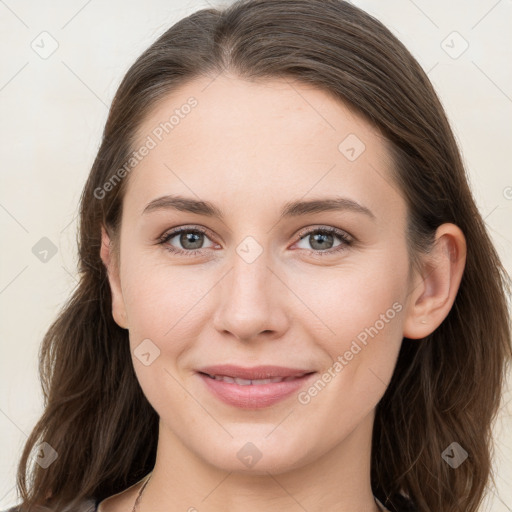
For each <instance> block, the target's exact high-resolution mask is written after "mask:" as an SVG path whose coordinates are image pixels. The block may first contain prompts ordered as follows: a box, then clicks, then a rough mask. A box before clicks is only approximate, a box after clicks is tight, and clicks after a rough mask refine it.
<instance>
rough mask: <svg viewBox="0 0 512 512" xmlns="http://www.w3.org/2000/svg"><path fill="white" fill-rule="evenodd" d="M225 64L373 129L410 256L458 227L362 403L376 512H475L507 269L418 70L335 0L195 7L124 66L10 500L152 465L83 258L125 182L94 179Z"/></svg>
mask: <svg viewBox="0 0 512 512" xmlns="http://www.w3.org/2000/svg"><path fill="white" fill-rule="evenodd" d="M224 70H229V71H230V72H231V73H234V74H235V75H238V76H240V77H242V78H245V79H249V80H256V79H263V80H264V79H265V78H276V77H286V78H293V79H296V80H299V81H301V82H303V83H307V84H310V85H314V86H316V87H318V88H319V89H322V90H323V91H325V92H327V93H330V94H332V95H334V97H336V98H338V99H339V100H340V101H343V102H345V104H348V105H350V106H352V107H353V108H354V109H356V111H357V112H358V113H359V114H360V115H362V116H363V117H364V118H365V119H367V120H368V121H369V122H370V123H372V125H373V126H375V127H376V128H377V129H378V130H380V131H381V133H382V134H383V135H384V137H385V138H386V139H387V140H388V141H389V146H390V149H391V153H392V156H393V162H394V171H395V176H394V179H395V180H396V183H397V184H398V186H399V188H400V190H401V192H402V194H403V196H404V197H405V198H406V201H407V206H408V227H409V229H408V239H409V246H410V252H411V255H412V256H413V257H414V255H416V256H417V255H418V254H421V253H422V252H424V251H428V250H429V247H430V244H431V243H432V236H433V233H435V230H436V228H437V227H438V226H440V225H441V224H443V223H445V222H451V223H454V224H456V225H458V226H459V227H460V228H461V229H462V231H463V233H464V234H465V236H466V242H467V249H468V253H467V261H466V268H465V272H464V275H463V278H462V282H461V284H460V288H459V291H458V294H457V297H456V299H455V304H454V306H453V308H452V310H451V311H450V313H449V314H448V316H447V318H446V319H445V321H444V322H443V323H442V324H441V325H440V327H439V328H438V329H436V330H435V331H434V332H433V333H432V334H431V335H430V336H428V337H427V338H425V339H423V340H408V339H404V340H403V343H402V347H401V351H400V354H399V357H398V361H397V365H396V369H395V372H394V374H393V377H392V380H391V383H390V385H389V387H388V389H387V391H386V393H385V395H384V397H383V398H382V400H381V401H380V403H379V404H378V407H377V411H376V418H375V425H374V433H373V444H372V454H371V479H372V487H373V491H374V493H375V495H376V496H377V497H379V498H380V499H381V501H383V502H384V504H385V505H386V506H387V507H388V508H389V509H390V510H392V511H397V510H405V509H408V507H411V510H413V509H416V510H418V511H420V512H431V511H442V512H456V511H458V512H475V511H476V510H477V508H478V505H479V503H480V502H481V500H482V497H483V494H484V491H485V487H486V485H487V483H488V482H489V480H490V477H491V467H492V465H491V462H492V443H491V441H492V437H491V427H492V423H493V419H494V418H495V415H496V413H497V411H498V408H499V404H500V397H501V391H502V387H503V383H504V377H505V371H506V369H507V363H508V362H509V361H510V357H511V352H512V351H511V344H510V324H509V317H508V311H507V293H509V292H510V287H509V281H508V280H507V279H508V278H507V276H506V273H505V271H504V269H503V267H502V265H501V263H500V260H499V257H498V255H497V253H496V250H495V248H494V247H493V245H492V243H491V240H490V238H489V236H488V234H487V232H486V229H485V226H484V222H483V220H482V217H481V216H480V214H479V212H478V210H477V207H476V205H475V202H474V199H473V197H472V194H471V192H470V189H469V187H468V183H467V178H466V174H465V170H464V167H463V163H462V161H461V157H460V154H459V150H458V148H457V144H456V142H455V140H454V136H453V134H452V131H451V129H450V126H449V124H448V121H447V118H446V115H445V113H444V110H443V108H442V106H441V104H440V102H439V100H438V98H437V96H436V94H435V92H434V89H433V87H432V85H431V83H430V81H429V80H428V78H427V76H426V74H425V73H424V71H423V70H422V69H421V67H420V66H419V64H418V63H417V62H416V60H415V59H414V58H413V57H412V55H411V54H410V53H409V51H408V50H407V49H406V48H405V47H404V46H403V45H402V44H401V43H400V42H399V41H398V40H397V38H396V37H394V36H393V35H392V34H391V32H390V31H389V30H388V29H387V28H385V27H384V26H383V25H382V24H381V23H380V22H379V21H378V20H376V19H375V18H373V17H372V16H370V15H368V14H367V13H365V12H364V11H362V10H361V9H359V8H356V7H354V6H352V5H351V4H349V3H347V2H343V1H339V0H241V1H238V2H236V3H234V4H233V5H231V6H228V7H226V8H224V9H222V10H218V9H203V10H200V11H198V12H196V13H194V14H192V15H190V16H188V17H187V18H185V19H182V20H181V21H179V22H178V23H176V24H175V25H174V26H173V27H171V28H170V29H169V30H168V31H166V32H165V33H164V34H163V35H162V36H161V37H160V38H159V39H158V40H157V41H156V42H155V43H154V44H153V45H151V47H150V48H148V49H147V50H146V51H145V52H144V53H143V54H142V55H141V56H140V57H139V58H138V59H137V61H136V62H135V63H134V64H133V66H132V67H131V68H130V69H129V71H128V72H127V74H126V76H125V77H124V79H123V81H122V83H121V85H120V86H119V89H118V91H117V94H116V96H115V98H114V100H113V103H112V106H111V109H110V113H109V116H108V120H107V122H106V126H105V130H104V133H103V138H102V142H101V147H100V149H99V151H98V154H97V156H96V159H95V161H94V164H93V166H92V169H91V172H90V175H89V177H88V180H87V183H86V185H85V188H84V190H83V193H82V197H81V203H80V225H79V273H80V280H79V283H78V285H77V287H76V289H75V290H74V292H73V294H72V296H71V298H70V300H69V301H68V303H67V304H66V306H65V307H64V308H63V310H62V311H61V312H60V313H59V316H58V318H57V319H56V321H55V322H54V323H53V324H52V325H51V327H50V328H49V330H48V332H47V333H46V336H45V337H44V340H43V343H42V346H41V352H40V373H41V381H42V387H43V393H44V406H45V408H44V412H43V415H42V417H41V419H40V420H39V421H38V422H37V424H36V426H35V427H34V429H33V431H32V433H31V435H30V437H29V439H28V441H27V442H26V445H25V448H24V450H23V454H22V457H21V461H20V464H19V469H18V475H17V485H18V491H19V493H20V495H21V498H22V506H23V508H22V510H28V511H30V510H33V509H34V507H35V506H36V505H39V506H47V507H49V509H50V510H58V511H62V510H69V509H70V508H72V507H73V506H76V504H77V503H78V502H79V501H80V500H83V499H85V498H95V499H97V500H102V499H104V498H106V497H108V496H110V495H112V494H115V493H118V492H120V491H122V490H124V489H126V488H127V487H128V486H131V485H132V484H134V483H136V482H138V481H139V480H140V479H141V478H142V477H143V476H144V475H146V474H147V473H148V472H149V471H151V470H152V468H153V465H154V463H155V456H156V446H157V439H158V416H157V413H156V412H155V411H154V410H153V408H152V407H151V406H150V404H149V402H148V401H147V400H146V398H145V396H144V394H143V392H142V390H141V388H140V386H139V383H138V381H137V378H136V376H135V373H134V370H133V365H132V359H131V354H130V349H129V342H128V333H127V331H126V330H124V329H121V328H120V327H118V325H117V324H116V323H115V322H114V320H113V318H112V313H111V295H110V288H109V283H108V280H107V275H106V269H105V267H104V265H103V263H102V261H101V259H100V241H101V231H100V228H101V226H102V225H104V226H106V227H107V228H108V230H109V232H110V234H111V237H115V235H116V233H118V231H119V223H120V219H121V211H122V200H123V195H124V190H125V189H126V183H127V181H128V178H125V179H123V180H121V182H120V183H119V184H118V185H117V186H116V187H114V189H113V190H110V191H108V192H105V189H104V188H102V187H104V184H105V183H107V182H109V180H112V179H113V177H114V175H115V174H116V172H118V170H119V169H120V168H121V167H122V166H123V165H124V164H125V163H126V162H127V161H128V160H129V158H130V154H131V153H132V152H133V151H134V150H135V148H134V147H133V145H134V141H135V137H136V133H137V129H138V128H139V127H140V124H141V122H142V120H143V119H144V118H145V116H146V115H147V114H148V112H149V110H150V109H151V108H153V107H154V106H155V105H156V104H157V102H159V101H160V100H161V99H163V98H164V97H165V96H166V95H167V94H168V93H169V92H171V91H172V90H174V89H176V88H177V87H178V86H181V85H183V84H184V83H185V82H186V81H189V80H191V79H193V78H195V77H198V76H209V77H212V78H214V77H216V76H217V75H218V74H219V73H221V72H223V71H224ZM118 176H119V175H118ZM98 191H100V192H101V191H102V192H101V193H99V192H98ZM43 441H44V442H46V443H48V444H49V445H50V446H51V447H52V448H53V449H54V450H55V451H56V452H57V454H58V458H57V460H56V461H55V462H54V463H53V464H51V465H50V466H49V467H47V468H46V469H44V468H42V467H41V466H39V464H32V465H30V464H29V463H30V462H31V461H32V460H33V459H32V457H31V453H32V452H33V451H34V449H35V447H36V446H39V443H40V442H43ZM452 442H457V443H459V444H460V445H461V446H462V447H463V448H464V450H466V452H467V453H468V454H469V457H468V459H467V460H466V461H465V462H464V463H463V464H461V465H460V466H459V467H458V468H457V469H456V470H455V469H452V468H451V467H450V466H449V465H448V464H447V463H446V462H445V460H443V457H442V453H443V451H444V450H445V449H446V448H447V447H449V446H450V444H451V443H452ZM68 507H69V508H68Z"/></svg>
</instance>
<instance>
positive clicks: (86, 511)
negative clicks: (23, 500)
mask: <svg viewBox="0 0 512 512" xmlns="http://www.w3.org/2000/svg"><path fill="white" fill-rule="evenodd" d="M97 510H98V508H97V504H96V500H94V499H88V500H83V501H81V502H80V504H79V505H78V507H77V508H75V509H73V511H69V512H97ZM0 512H23V510H22V508H21V506H20V505H16V506H14V507H11V508H9V509H7V510H3V511H0Z"/></svg>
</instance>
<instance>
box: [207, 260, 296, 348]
mask: <svg viewBox="0 0 512 512" xmlns="http://www.w3.org/2000/svg"><path fill="white" fill-rule="evenodd" d="M269 263H270V262H269V259H268V258H267V257H266V255H265V252H263V254H261V255H260V256H259V257H258V258H257V259H256V260H255V261H252V262H250V263H249V262H247V261H245V260H244V259H243V258H242V257H240V256H239V255H238V254H234V258H233V266H232V268H231V270H230V271H229V272H228V274H227V275H226V276H225V277H224V279H222V280H221V282H220V283H219V284H218V286H219V289H218V293H219V295H220V299H219V301H218V302H217V305H218V306H217V308H216V310H215V313H214V318H213V324H214V327H215V329H217V331H218V332H219V333H221V334H222V335H224V336H226V335H227V334H230V335H231V336H233V337H234V338H236V339H238V340H241V341H254V340H255V339H257V338H265V339H269V338H271V339H273V338H279V337H280V336H282V335H283V333H284V332H286V330H287V329H288V326H289V312H288V308H287V307H286V304H288V305H289V304H290V296H289V294H290V291H289V289H288V288H287V286H286V283H285V281H286V280H285V279H283V277H282V276H280V278H278V277H277V275H276V272H275V271H274V270H273V269H271V268H270V267H269Z"/></svg>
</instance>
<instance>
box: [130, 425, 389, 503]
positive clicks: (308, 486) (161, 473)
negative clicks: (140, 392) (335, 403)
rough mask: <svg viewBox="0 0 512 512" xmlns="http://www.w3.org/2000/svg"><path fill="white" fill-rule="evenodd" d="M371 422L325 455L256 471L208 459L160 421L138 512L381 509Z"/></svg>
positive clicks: (358, 428)
mask: <svg viewBox="0 0 512 512" xmlns="http://www.w3.org/2000/svg"><path fill="white" fill-rule="evenodd" d="M372 426H373V415H369V416H368V417H367V418H365V420H363V421H362V422H361V423H360V424H359V425H358V427H357V429H356V430H354V431H353V432H352V433H351V434H350V435H349V436H348V437H346V438H345V439H344V440H343V442H342V443H340V444H339V445H337V446H335V447H334V448H333V449H331V450H329V451H328V452H327V453H325V454H323V455H322V456H321V457H319V458H316V459H315V460H313V461H309V462H306V463H305V464H303V465H301V466H300V467H295V468H286V469H285V470H283V469H282V468H278V469H276V470H272V469H268V470H264V471H259V472H258V473H257V474H256V473H255V472H254V471H245V472H243V471H232V470H223V469H222V468H218V467H215V466H212V465H210V464H208V463H207V462H205V461H204V460H203V459H201V458H199V457H197V455H196V454H194V453H193V452H191V451H190V450H188V449H187V447H186V446H184V445H183V444H182V443H181V442H180V441H179V439H178V438H177V437H176V436H175V435H173V433H172V432H171V431H170V430H169V429H167V428H166V427H165V426H164V425H163V424H162V422H160V431H159V440H158V449H157V459H156V463H155V467H154V469H153V471H152V474H151V479H150V480H149V482H148V484H147V486H146V488H145V489H144V492H143V494H142V498H141V500H140V503H139V505H138V507H137V512H148V511H152V512H164V511H165V512H174V511H176V512H177V511H183V510H187V511H194V512H195V511H200V512H221V511H222V512H259V511H261V510H265V511H266V512H277V511H279V512H282V510H295V509H296V510H300V509H302V510H307V511H308V512H320V511H324V510H333V511H336V512H379V511H380V508H379V507H378V506H377V504H376V502H375V499H374V497H373V494H372V490H371V484H370V455H371V442H368V440H369V439H370V440H371V431H372ZM255 467H256V466H255Z"/></svg>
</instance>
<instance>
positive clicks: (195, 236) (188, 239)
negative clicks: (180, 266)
mask: <svg viewBox="0 0 512 512" xmlns="http://www.w3.org/2000/svg"><path fill="white" fill-rule="evenodd" d="M201 236H202V234H201V233H182V234H181V237H180V243H181V244H182V246H183V247H185V248H187V249H199V248H200V247H201V242H202V241H201ZM188 243H192V247H190V246H187V244H188Z"/></svg>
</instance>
